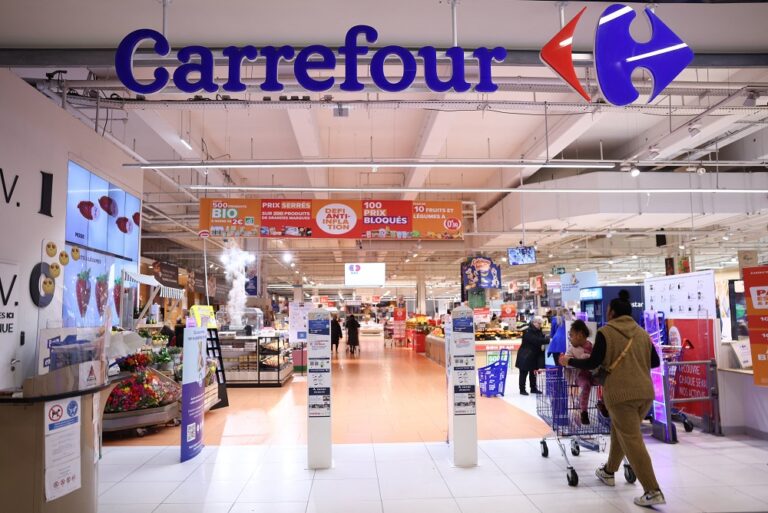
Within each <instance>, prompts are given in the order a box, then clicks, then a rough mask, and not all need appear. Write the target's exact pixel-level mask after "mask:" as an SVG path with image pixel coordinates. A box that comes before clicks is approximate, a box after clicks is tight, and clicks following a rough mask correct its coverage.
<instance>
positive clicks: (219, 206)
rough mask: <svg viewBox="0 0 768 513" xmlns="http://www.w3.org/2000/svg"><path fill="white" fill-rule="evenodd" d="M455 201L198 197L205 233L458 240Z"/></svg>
mask: <svg viewBox="0 0 768 513" xmlns="http://www.w3.org/2000/svg"><path fill="white" fill-rule="evenodd" d="M463 228H464V223H463V218H462V212H461V202H460V201H401V200H309V199H234V200H231V199H209V198H205V199H201V200H200V226H199V229H200V230H205V231H208V232H209V233H210V236H211V237H279V238H315V239H317V238H325V239H368V240H461V239H463V238H464V229H463Z"/></svg>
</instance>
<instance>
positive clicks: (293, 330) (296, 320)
mask: <svg viewBox="0 0 768 513" xmlns="http://www.w3.org/2000/svg"><path fill="white" fill-rule="evenodd" d="M312 308H313V306H312V304H311V303H296V302H295V301H292V302H291V303H290V304H289V306H288V340H289V341H290V342H291V344H296V343H299V342H306V341H307V314H308V313H309V311H310V310H312Z"/></svg>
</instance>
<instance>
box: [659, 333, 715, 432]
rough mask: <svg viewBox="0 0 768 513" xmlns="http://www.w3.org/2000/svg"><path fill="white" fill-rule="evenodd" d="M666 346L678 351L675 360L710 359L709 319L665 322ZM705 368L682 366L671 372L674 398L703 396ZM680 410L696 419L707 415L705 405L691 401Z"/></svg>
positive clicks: (706, 405) (712, 355)
mask: <svg viewBox="0 0 768 513" xmlns="http://www.w3.org/2000/svg"><path fill="white" fill-rule="evenodd" d="M667 328H668V332H669V344H670V345H672V346H678V347H679V348H680V349H679V350H680V356H679V361H681V362H690V361H696V360H709V359H712V358H714V343H713V338H712V337H713V332H712V330H713V328H714V325H713V322H712V320H711V319H706V318H702V319H669V320H668V321H667ZM708 392H709V391H708V390H707V369H706V367H705V366H703V365H698V364H697V365H682V366H679V367H677V370H676V373H675V384H674V392H673V394H674V397H676V398H680V399H684V398H688V397H702V396H705V395H707V393H708ZM680 409H681V410H684V411H685V412H686V413H691V414H693V415H697V416H699V417H704V416H707V415H709V414H710V413H711V412H710V408H709V403H708V402H706V401H702V402H694V403H690V404H685V405H681V406H680Z"/></svg>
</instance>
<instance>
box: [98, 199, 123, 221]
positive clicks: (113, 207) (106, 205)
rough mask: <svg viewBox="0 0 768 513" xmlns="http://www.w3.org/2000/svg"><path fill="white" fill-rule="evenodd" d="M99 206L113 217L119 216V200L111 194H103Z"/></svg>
mask: <svg viewBox="0 0 768 513" xmlns="http://www.w3.org/2000/svg"><path fill="white" fill-rule="evenodd" d="M99 206H101V209H102V210H103V211H104V212H106V213H107V214H108V215H110V216H112V217H117V214H118V209H117V202H116V201H115V200H113V199H112V198H110V197H109V196H102V197H101V198H99Z"/></svg>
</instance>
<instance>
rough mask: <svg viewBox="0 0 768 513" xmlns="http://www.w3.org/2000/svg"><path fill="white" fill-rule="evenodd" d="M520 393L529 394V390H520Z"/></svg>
mask: <svg viewBox="0 0 768 513" xmlns="http://www.w3.org/2000/svg"><path fill="white" fill-rule="evenodd" d="M520 395H528V392H526V391H525V390H520Z"/></svg>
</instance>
